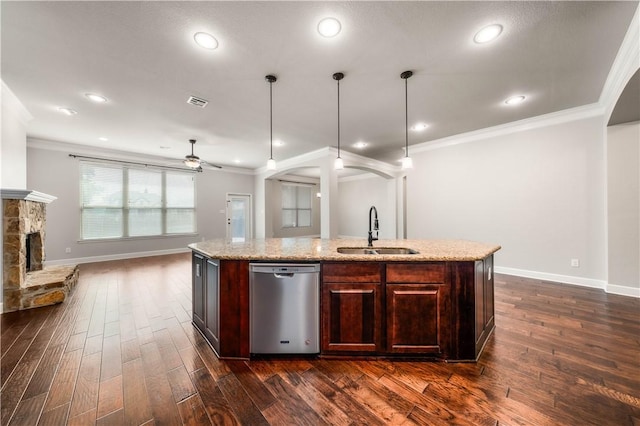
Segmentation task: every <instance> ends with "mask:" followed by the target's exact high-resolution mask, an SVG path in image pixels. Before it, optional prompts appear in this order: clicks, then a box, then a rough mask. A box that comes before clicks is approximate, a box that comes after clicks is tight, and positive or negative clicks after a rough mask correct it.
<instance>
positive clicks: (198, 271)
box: [196, 263, 200, 277]
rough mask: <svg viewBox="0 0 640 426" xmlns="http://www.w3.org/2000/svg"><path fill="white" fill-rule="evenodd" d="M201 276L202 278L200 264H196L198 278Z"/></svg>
mask: <svg viewBox="0 0 640 426" xmlns="http://www.w3.org/2000/svg"><path fill="white" fill-rule="evenodd" d="M199 276H200V264H199V263H197V264H196V277H199Z"/></svg>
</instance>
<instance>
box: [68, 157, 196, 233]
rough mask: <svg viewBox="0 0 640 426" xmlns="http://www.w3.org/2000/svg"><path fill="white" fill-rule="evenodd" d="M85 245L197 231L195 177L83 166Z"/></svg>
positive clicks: (185, 174)
mask: <svg viewBox="0 0 640 426" xmlns="http://www.w3.org/2000/svg"><path fill="white" fill-rule="evenodd" d="M80 198H81V200H80V202H81V210H82V214H81V217H82V220H81V221H82V224H81V239H83V240H95V239H112V238H125V237H142V236H161V235H170V234H187V233H193V232H195V230H196V226H195V225H196V221H195V177H194V175H193V174H192V173H180V172H174V171H165V170H147V169H137V168H132V167H128V166H121V165H110V164H101V163H92V162H84V161H83V162H80Z"/></svg>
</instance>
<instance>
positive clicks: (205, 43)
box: [193, 32, 218, 50]
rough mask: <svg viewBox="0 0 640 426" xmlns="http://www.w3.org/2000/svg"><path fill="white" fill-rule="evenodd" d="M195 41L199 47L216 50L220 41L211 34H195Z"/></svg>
mask: <svg viewBox="0 0 640 426" xmlns="http://www.w3.org/2000/svg"><path fill="white" fill-rule="evenodd" d="M193 39H194V40H195V41H196V43H197V44H198V46H200V47H203V48H205V49H209V50H214V49H217V48H218V40H216V38H215V37H214V36H212V35H211V34H209V33H202V32H199V33H195V34H194V36H193Z"/></svg>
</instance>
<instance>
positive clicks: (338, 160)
mask: <svg viewBox="0 0 640 426" xmlns="http://www.w3.org/2000/svg"><path fill="white" fill-rule="evenodd" d="M333 167H334V168H335V169H336V170H342V169H344V161H342V158H340V157H338V158H336V160H335V162H334V163H333Z"/></svg>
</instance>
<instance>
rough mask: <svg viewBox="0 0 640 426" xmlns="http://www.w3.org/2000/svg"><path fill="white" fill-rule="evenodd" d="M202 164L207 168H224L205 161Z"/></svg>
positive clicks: (201, 161)
mask: <svg viewBox="0 0 640 426" xmlns="http://www.w3.org/2000/svg"><path fill="white" fill-rule="evenodd" d="M200 164H206V165H207V166H211V167H215V168H216V169H221V168H222V166H219V165H217V164H213V163H210V162H208V161H204V160H200Z"/></svg>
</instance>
